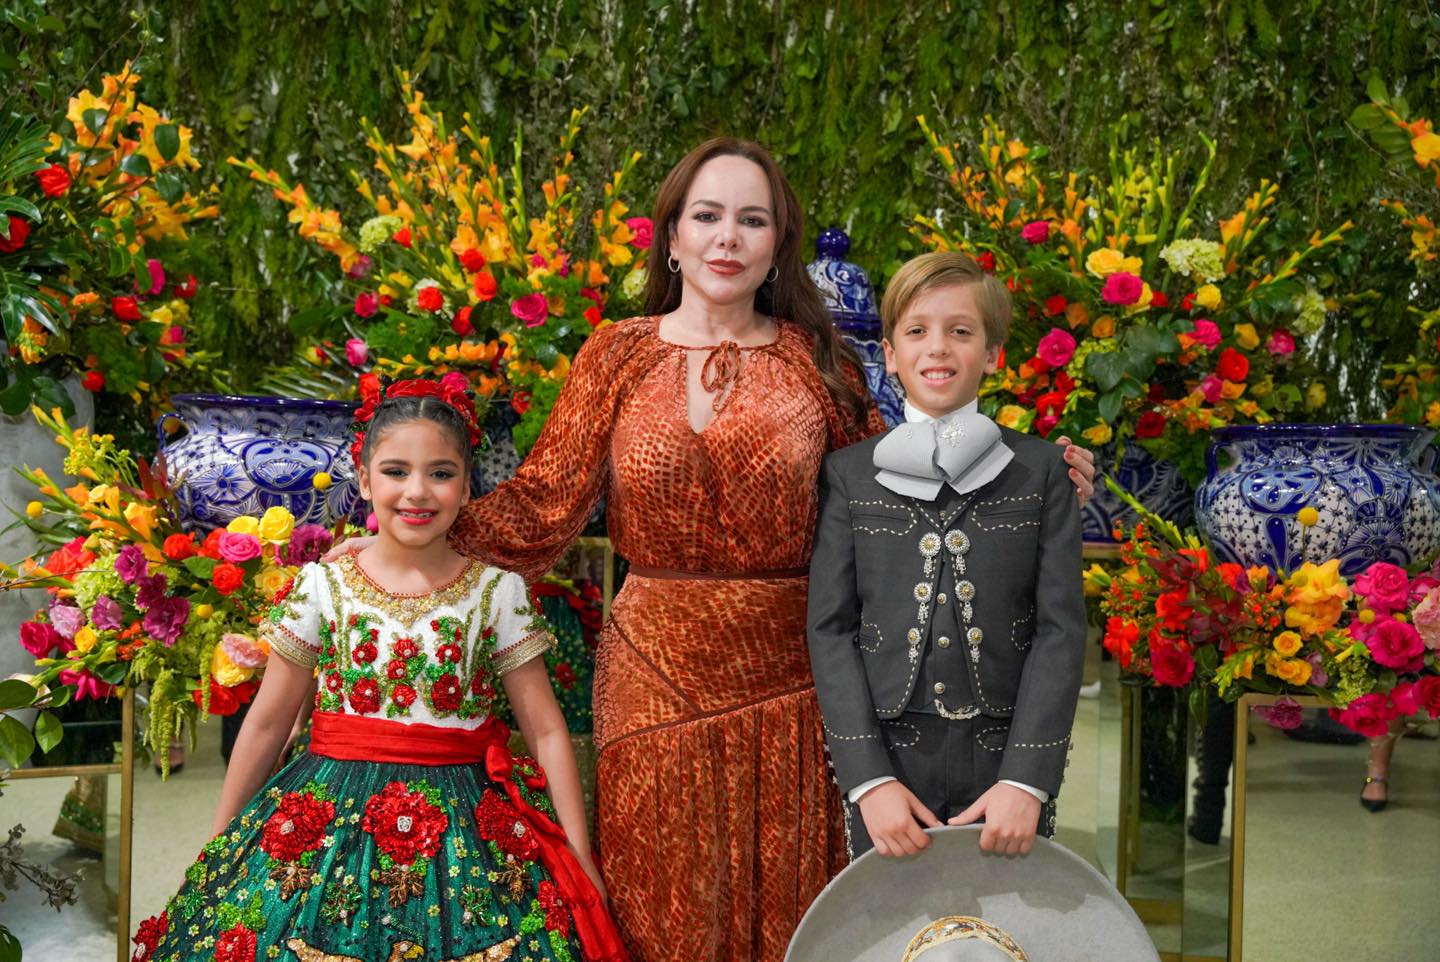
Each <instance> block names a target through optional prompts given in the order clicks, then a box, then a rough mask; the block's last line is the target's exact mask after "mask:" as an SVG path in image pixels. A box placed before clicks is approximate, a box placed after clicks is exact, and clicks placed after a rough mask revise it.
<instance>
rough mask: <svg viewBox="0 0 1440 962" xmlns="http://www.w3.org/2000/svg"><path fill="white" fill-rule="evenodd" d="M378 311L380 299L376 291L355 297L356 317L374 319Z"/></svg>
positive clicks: (362, 293) (362, 292) (363, 292)
mask: <svg viewBox="0 0 1440 962" xmlns="http://www.w3.org/2000/svg"><path fill="white" fill-rule="evenodd" d="M378 310H380V298H379V297H378V296H376V294H375V292H374V291H361V292H360V293H359V294H356V295H355V315H356V316H357V317H374V316H375V312H376V311H378Z"/></svg>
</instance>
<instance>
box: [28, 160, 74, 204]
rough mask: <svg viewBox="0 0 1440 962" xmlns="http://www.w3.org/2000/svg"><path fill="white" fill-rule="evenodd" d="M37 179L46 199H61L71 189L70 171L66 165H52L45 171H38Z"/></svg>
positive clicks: (36, 173)
mask: <svg viewBox="0 0 1440 962" xmlns="http://www.w3.org/2000/svg"><path fill="white" fill-rule="evenodd" d="M35 179H36V180H38V181H40V189H41V190H42V191H44V192H45V196H46V197H61V196H64V194H65V192H66V191H67V190H69V189H70V169H69V168H68V167H66V166H65V165H64V164H51V165H50V166H49V167H46V168H45V169H44V170H37V171H36V172H35Z"/></svg>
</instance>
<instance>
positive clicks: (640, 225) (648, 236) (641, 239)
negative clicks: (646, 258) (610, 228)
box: [625, 217, 655, 251]
mask: <svg viewBox="0 0 1440 962" xmlns="http://www.w3.org/2000/svg"><path fill="white" fill-rule="evenodd" d="M625 226H626V227H628V228H630V229H631V230H632V231H634V232H635V236H634V238H633V239H631V241H630V243H631V244H633V245H634V246H635V247H637V248H639V249H640V250H642V251H644V250H649V249H650V245H651V244H652V243H654V241H655V223H654V221H652V220H651V219H650V218H648V217H631V218H628V219H627V220H626V221H625Z"/></svg>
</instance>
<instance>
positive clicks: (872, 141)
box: [0, 0, 1440, 417]
mask: <svg viewBox="0 0 1440 962" xmlns="http://www.w3.org/2000/svg"><path fill="white" fill-rule="evenodd" d="M147 27H148V28H149V29H151V30H153V34H154V35H153V38H151V39H149V40H147V41H146V42H145V43H144V53H143V62H142V68H143V70H144V73H145V80H144V83H143V85H142V91H141V92H142V96H143V97H144V98H145V99H147V100H148V101H151V102H154V103H156V104H157V105H159V106H162V107H164V108H168V109H169V111H170V112H171V113H172V115H173V116H175V117H176V118H178V119H180V120H182V121H183V122H185V123H187V124H191V125H193V126H194V127H195V129H196V144H197V147H198V148H199V150H201V151H203V152H204V156H205V158H206V160H207V163H208V167H209V170H210V171H211V172H212V173H213V174H214V176H215V177H216V178H217V179H219V180H220V182H221V183H222V187H223V193H222V196H223V203H224V215H223V221H222V224H221V227H220V230H221V231H222V235H221V236H220V237H219V239H218V240H217V241H216V242H215V244H214V245H213V247H212V249H211V251H210V256H211V258H212V260H213V268H214V270H213V272H212V274H211V279H212V280H216V281H217V282H218V283H217V284H216V285H215V288H214V289H212V290H211V291H210V292H209V296H208V297H207V298H205V299H202V300H201V301H200V303H199V304H198V305H197V312H196V313H197V316H201V317H206V316H207V315H208V319H207V320H203V321H202V322H201V323H202V325H204V326H208V331H206V332H205V333H206V334H208V336H209V337H210V338H211V340H212V342H213V343H214V344H215V346H219V347H223V348H225V349H227V350H228V351H229V353H230V356H232V357H235V358H237V359H243V360H240V361H238V362H237V363H241V364H242V365H244V364H249V365H251V368H250V369H248V370H247V369H245V368H243V367H242V369H241V370H238V371H236V372H235V375H236V378H237V382H243V381H244V380H245V379H246V378H247V377H248V376H251V375H253V374H254V372H255V368H256V367H258V366H259V365H262V364H263V363H265V362H266V361H267V360H269V359H271V358H273V357H274V356H275V354H274V353H270V352H267V350H264V349H262V350H260V351H256V350H255V345H256V344H263V345H279V346H277V347H275V348H273V349H270V350H271V351H281V352H282V354H283V347H280V346H283V345H284V344H285V343H286V338H285V328H284V322H285V318H286V317H287V316H288V315H289V314H290V313H291V312H294V311H299V310H303V309H305V308H306V307H308V306H312V305H314V304H315V303H317V302H320V301H321V300H323V298H324V297H325V296H326V292H325V289H324V275H323V272H322V271H321V270H319V268H327V269H328V267H329V266H330V265H328V264H321V263H320V262H319V261H318V260H317V258H316V255H315V254H314V253H313V252H311V251H310V250H308V249H306V248H305V247H304V246H303V244H302V243H301V242H300V241H299V240H298V239H297V238H295V237H294V236H293V235H292V234H291V233H290V232H289V230H288V229H287V227H286V225H285V224H284V223H283V217H282V216H281V212H280V211H279V210H278V209H277V206H276V205H275V204H274V203H273V202H272V201H270V200H269V199H267V198H262V197H261V193H262V192H261V191H258V190H254V189H252V185H251V184H250V183H249V182H248V181H246V180H244V179H243V174H242V173H241V172H238V171H236V170H233V169H228V168H226V166H225V165H224V163H223V161H224V158H225V157H226V156H228V155H231V154H235V155H241V156H245V155H250V156H255V157H257V158H258V159H260V160H261V162H262V163H265V164H267V165H269V166H273V167H276V168H277V169H280V170H282V171H283V172H285V173H286V174H287V175H293V176H295V177H298V178H299V179H300V180H302V181H304V182H305V183H306V184H307V186H308V187H309V188H310V190H311V195H312V196H315V197H317V198H325V199H326V200H327V201H334V200H336V199H345V200H348V199H352V198H354V195H353V193H351V190H352V188H351V187H350V186H349V182H348V179H347V176H346V174H345V169H346V168H347V167H350V166H354V165H356V164H358V163H362V162H363V161H362V160H361V156H362V145H361V144H360V142H359V140H358V135H357V133H356V120H357V118H358V117H360V116H362V115H364V116H368V117H371V118H374V119H377V120H378V121H379V122H380V124H381V126H382V128H383V129H386V130H387V131H389V132H396V131H398V129H399V127H400V126H401V124H402V120H403V114H402V106H401V104H400V102H399V100H398V99H397V96H396V87H397V84H396V79H395V70H396V68H405V69H409V70H412V71H414V72H415V73H416V74H417V75H418V77H419V78H420V85H421V87H422V89H424V90H425V91H426V93H427V95H428V97H429V98H430V99H431V100H432V101H433V102H435V103H437V104H439V105H441V106H442V107H443V108H444V109H445V110H447V111H448V112H450V113H452V114H457V115H458V114H459V113H460V112H461V111H463V110H468V111H470V112H472V113H473V114H474V115H475V116H476V118H477V119H478V120H479V121H480V122H481V124H482V125H483V126H488V127H489V128H490V129H491V130H492V131H493V132H494V133H495V135H496V136H497V138H502V139H505V138H508V137H509V135H510V133H511V131H513V129H514V124H516V123H517V122H518V123H523V124H524V126H525V128H526V143H527V144H528V145H532V146H533V149H535V150H536V151H537V158H538V157H539V156H540V155H541V154H542V153H543V148H544V147H545V146H548V145H551V144H553V143H554V142H555V140H556V138H557V137H558V135H559V133H560V130H561V129H562V125H563V124H564V122H565V119H566V117H567V115H568V111H569V109H570V108H571V107H572V106H578V105H583V104H589V105H591V107H592V111H591V115H590V116H591V120H590V122H589V124H588V128H587V130H586V132H585V133H584V134H583V135H582V143H581V149H582V151H583V155H582V156H581V158H580V166H579V170H580V172H581V173H582V174H583V173H585V172H586V171H588V172H591V173H603V172H604V171H608V170H609V169H611V167H612V166H614V164H615V163H616V162H617V161H618V160H619V159H620V158H621V157H622V156H623V155H624V154H625V152H626V151H629V150H631V149H639V150H641V151H643V152H644V154H645V159H644V160H643V161H642V164H641V166H640V168H639V169H638V171H637V175H636V177H635V179H634V181H633V182H632V183H633V189H634V192H635V194H634V195H635V197H636V198H637V201H639V203H640V206H642V207H643V206H647V205H648V202H649V198H650V197H651V196H652V195H653V190H654V188H655V186H656V185H657V184H658V182H659V179H660V178H661V177H662V176H663V175H664V172H665V171H666V169H668V167H669V166H670V165H671V164H672V163H674V162H675V161H676V160H677V159H679V157H680V156H681V155H682V154H683V153H684V152H685V151H686V150H687V149H688V148H689V147H690V146H692V145H693V144H695V143H696V142H698V141H699V140H701V139H702V138H704V137H706V136H709V135H712V134H718V133H732V134H737V135H741V136H751V137H755V138H757V139H759V140H761V141H763V142H765V143H766V144H768V145H770V146H771V147H772V148H773V149H774V150H775V151H776V152H777V154H778V155H779V156H780V157H781V160H782V163H783V166H784V167H785V169H786V171H787V173H788V175H789V176H790V178H791V180H792V182H793V183H794V185H795V188H796V190H797V192H798V193H799V194H800V196H801V198H802V200H803V201H804V202H805V203H806V204H807V205H808V209H809V215H810V230H811V233H812V236H813V233H814V231H815V230H816V229H817V228H818V227H821V226H827V225H829V224H832V223H833V224H840V225H842V226H845V227H846V228H848V229H849V231H850V233H851V235H852V237H853V239H854V248H853V253H852V256H853V257H855V258H856V259H857V260H859V261H860V262H861V263H862V264H864V265H865V266H867V267H868V268H870V269H871V271H872V274H874V275H875V276H876V277H877V278H880V279H883V277H885V276H887V275H888V274H889V273H890V272H891V271H893V269H894V268H895V266H897V265H898V263H899V262H900V261H901V260H903V259H904V258H905V257H906V256H908V255H909V254H910V253H912V252H913V251H914V249H915V245H914V243H913V241H912V239H911V238H910V237H909V235H908V233H907V230H906V225H907V223H908V222H909V220H910V218H911V217H912V216H913V215H914V214H915V213H916V212H917V211H926V212H933V211H934V210H935V209H936V208H937V207H943V206H944V205H945V204H946V192H945V190H944V189H943V186H942V184H941V183H940V181H939V180H938V175H937V172H936V171H937V168H936V167H935V166H934V165H932V163H931V160H930V157H929V156H928V154H927V151H926V148H925V144H924V140H923V138H922V136H921V133H920V131H919V129H918V127H917V125H916V124H915V122H914V115H915V114H917V113H922V112H923V113H925V114H927V116H928V117H929V118H930V119H931V122H932V123H933V124H935V125H936V126H937V128H939V129H941V130H945V131H949V132H951V133H952V134H953V135H955V136H957V137H958V138H960V139H962V140H963V139H964V138H965V137H967V136H968V135H969V133H970V132H971V131H973V130H975V128H976V125H975V124H973V123H970V122H971V121H973V120H975V119H977V118H979V117H981V116H982V115H984V114H987V113H988V114H992V115H994V116H995V117H996V118H997V119H998V120H999V121H1000V122H1001V124H1002V125H1004V126H1005V127H1006V128H1007V129H1009V130H1010V131H1011V132H1012V133H1013V134H1014V135H1017V136H1020V137H1022V138H1024V139H1026V140H1027V142H1031V143H1042V144H1046V145H1048V146H1049V147H1050V148H1051V150H1052V151H1053V153H1054V154H1055V155H1056V159H1058V160H1060V161H1061V162H1063V163H1066V164H1071V165H1075V166H1079V167H1092V168H1093V167H1094V166H1096V165H1099V164H1102V163H1103V162H1104V156H1105V148H1106V140H1107V136H1108V134H1107V128H1108V127H1110V126H1111V125H1113V124H1114V123H1115V122H1116V121H1117V120H1119V118H1120V117H1121V115H1126V116H1127V118H1128V119H1127V120H1126V121H1125V122H1126V123H1127V124H1129V125H1130V128H1131V132H1132V134H1133V136H1134V138H1135V139H1137V140H1148V139H1149V138H1150V137H1152V136H1155V137H1160V138H1161V139H1162V140H1166V141H1170V140H1172V139H1174V138H1180V137H1184V138H1185V140H1186V142H1190V143H1198V141H1197V140H1196V139H1195V138H1193V137H1191V136H1188V135H1189V134H1190V132H1192V131H1203V132H1206V133H1208V134H1210V135H1212V136H1214V137H1216V138H1217V139H1218V140H1219V142H1220V144H1221V145H1222V153H1221V160H1220V163H1219V164H1218V165H1217V169H1216V171H1215V174H1214V177H1213V179H1212V183H1213V184H1214V185H1215V186H1214V187H1213V188H1212V190H1211V192H1210V196H1211V197H1212V198H1213V199H1214V209H1212V210H1210V211H1208V212H1206V213H1207V214H1209V215H1212V216H1213V215H1217V214H1220V213H1226V212H1228V209H1229V208H1230V206H1231V205H1232V204H1233V203H1234V202H1235V201H1236V200H1237V199H1238V198H1239V197H1241V196H1243V195H1244V194H1245V193H1247V192H1248V191H1249V190H1250V189H1251V188H1252V187H1253V185H1254V183H1255V182H1256V181H1258V179H1259V178H1260V177H1270V178H1273V179H1278V180H1280V181H1281V183H1282V185H1283V186H1284V188H1285V196H1286V197H1287V198H1288V200H1289V202H1290V205H1291V208H1290V213H1289V215H1288V218H1289V221H1290V222H1289V223H1286V224H1283V225H1282V226H1284V227H1286V228H1287V229H1289V230H1292V231H1294V232H1304V233H1308V231H1309V229H1310V228H1311V227H1313V226H1316V225H1319V224H1326V223H1334V222H1338V221H1339V220H1342V219H1344V218H1346V217H1350V218H1352V219H1354V220H1355V221H1356V222H1357V223H1358V224H1359V225H1360V228H1361V229H1360V230H1357V231H1356V232H1355V234H1354V237H1355V240H1354V241H1353V242H1352V246H1351V249H1350V250H1349V251H1347V254H1346V256H1345V257H1343V258H1341V260H1340V265H1341V266H1340V271H1341V275H1340V276H1338V277H1323V278H1319V279H1318V280H1319V281H1320V283H1321V284H1322V286H1324V287H1326V288H1327V290H1328V291H1330V292H1332V293H1337V294H1338V293H1340V292H1342V291H1344V290H1349V289H1353V288H1355V287H1357V286H1359V287H1373V288H1377V289H1378V290H1379V291H1380V292H1381V293H1380V295H1379V296H1378V297H1376V296H1369V297H1366V298H1352V299H1346V300H1344V307H1345V310H1344V313H1343V314H1342V317H1344V318H1345V320H1346V323H1345V324H1344V325H1342V326H1341V329H1340V330H1339V331H1338V332H1336V333H1335V334H1334V335H1333V340H1332V343H1330V344H1329V345H1328V348H1329V350H1331V351H1333V353H1334V356H1335V358H1336V360H1337V363H1339V364H1340V365H1341V366H1342V367H1345V368H1348V370H1350V371H1351V372H1352V373H1353V374H1358V375H1360V376H1361V377H1363V379H1364V383H1366V384H1369V383H1370V382H1373V380H1374V376H1373V372H1374V371H1375V369H1376V368H1375V365H1376V363H1377V362H1378V361H1379V360H1381V359H1383V357H1384V356H1386V352H1389V354H1390V355H1393V354H1394V353H1395V352H1397V351H1399V352H1402V353H1403V350H1404V349H1405V344H1404V343H1402V342H1407V341H1410V340H1413V339H1411V338H1406V337H1405V336H1404V335H1405V331H1406V328H1405V326H1404V325H1405V324H1406V323H1407V321H1406V319H1405V317H1404V311H1403V305H1404V303H1405V302H1406V301H1407V300H1409V299H1411V298H1414V297H1417V296H1428V292H1427V291H1425V290H1424V289H1421V288H1416V287H1414V286H1413V285H1412V284H1411V283H1409V281H1408V280H1407V278H1408V277H1410V276H1411V274H1410V273H1409V272H1407V271H1406V269H1405V265H1404V249H1405V240H1404V238H1403V237H1402V236H1401V234H1400V232H1399V231H1398V229H1397V228H1396V227H1395V225H1394V223H1393V221H1392V220H1391V219H1390V218H1389V215H1388V214H1386V213H1384V212H1383V211H1381V210H1379V209H1378V206H1377V205H1376V203H1375V201H1376V199H1377V198H1379V197H1382V196H1397V195H1401V196H1403V188H1402V183H1401V181H1400V179H1399V178H1396V177H1394V176H1393V174H1391V173H1389V172H1388V171H1387V170H1386V168H1385V164H1384V160H1383V158H1382V157H1381V156H1380V155H1379V154H1378V153H1377V152H1376V151H1375V150H1374V149H1372V148H1371V147H1370V146H1368V145H1367V143H1366V142H1365V140H1364V139H1363V138H1362V137H1360V136H1358V135H1357V133H1356V132H1355V131H1354V130H1353V129H1351V128H1350V127H1349V126H1348V125H1347V123H1346V120H1345V118H1346V117H1348V115H1349V114H1350V111H1351V110H1352V109H1353V108H1354V107H1355V106H1356V105H1357V104H1360V103H1363V102H1365V101H1366V99H1367V98H1366V96H1365V83H1366V80H1367V78H1368V77H1369V75H1370V74H1371V73H1372V72H1373V73H1375V74H1376V75H1378V76H1380V77H1382V78H1383V79H1384V80H1385V81H1386V83H1387V84H1389V85H1390V86H1391V87H1392V89H1399V88H1403V89H1404V91H1405V93H1406V95H1407V97H1408V98H1409V101H1410V103H1411V104H1413V105H1415V107H1416V109H1417V110H1418V111H1420V112H1421V113H1424V114H1426V115H1429V116H1432V117H1433V116H1435V113H1436V111H1435V110H1434V109H1433V108H1435V107H1437V106H1440V98H1437V96H1436V92H1437V88H1440V12H1437V11H1436V10H1435V9H1433V8H1432V7H1431V5H1430V4H1429V3H1426V2H1417V3H1375V2H1373V0H1328V2H1322V0H1212V2H1206V0H1141V2H1123V3H1122V2H1115V0H1069V2H1066V3H1058V2H1052V0H991V2H986V3H961V2H949V3H942V2H935V0H927V2H913V3H905V4H895V3H874V2H869V0H850V2H846V3H839V2H831V3H822V2H784V0H770V2H749V0H732V2H728V3H710V2H705V0H692V2H689V3H666V2H659V0H604V2H585V0H550V2H548V3H541V2H525V0H393V2H388V3H385V2H380V0H311V2H306V3H297V2H291V0H248V2H242V3H234V2H231V0H186V2H184V3H156V4H150V5H143V6H141V7H138V8H134V9H127V8H126V7H124V6H123V5H121V4H117V3H114V2H100V0H75V2H51V3H46V2H43V0H0V72H3V73H4V75H5V76H6V77H7V80H8V81H10V82H11V83H10V84H7V85H8V86H11V89H12V90H14V89H18V90H20V91H21V95H22V96H27V95H28V97H29V98H30V100H31V101H32V102H33V105H34V106H35V107H36V108H37V109H38V110H39V111H40V112H41V113H42V114H43V115H53V113H54V112H55V111H57V110H58V111H60V112H63V109H64V98H65V96H66V95H67V94H68V93H69V92H70V91H71V90H72V89H74V88H75V87H76V85H77V84H78V83H79V82H80V81H81V79H82V78H84V77H86V76H87V75H88V77H89V80H90V81H92V82H93V81H94V80H95V79H97V77H98V72H99V71H101V70H114V69H116V68H118V67H119V66H120V65H121V64H122V63H123V61H124V59H125V58H126V57H127V56H129V55H131V54H133V52H134V51H135V49H136V47H137V45H138V44H139V43H140V41H141V40H142V38H143V37H144V35H145V33H146V28H147ZM15 81H19V83H18V85H16V84H15V83H14V82H15ZM534 145H540V146H534ZM592 179H593V178H592ZM252 197H253V198H256V199H257V200H258V201H259V202H257V203H247V200H248V199H250V198H252ZM354 199H355V200H358V198H354ZM1277 233H1279V234H1282V235H1283V233H1284V232H1283V231H1281V232H1277ZM1357 335H1361V336H1357ZM1397 338H1398V340H1397ZM1332 399H1334V400H1333V403H1334V404H1335V405H1337V408H1336V410H1335V411H1333V412H1332V413H1333V414H1335V415H1337V416H1343V415H1347V414H1348V415H1356V414H1359V415H1365V416H1371V417H1373V416H1376V415H1378V414H1379V413H1380V411H1379V410H1378V409H1377V405H1378V401H1377V400H1376V399H1375V398H1374V397H1371V396H1367V395H1366V393H1365V392H1364V391H1361V390H1360V389H1359V388H1358V387H1357V386H1356V385H1355V384H1351V385H1349V386H1348V389H1346V390H1342V391H1332ZM1347 407H1348V408H1349V410H1347V409H1346V408H1347Z"/></svg>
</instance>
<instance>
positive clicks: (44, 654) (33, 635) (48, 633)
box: [20, 621, 74, 658]
mask: <svg viewBox="0 0 1440 962" xmlns="http://www.w3.org/2000/svg"><path fill="white" fill-rule="evenodd" d="M20 647H22V648H24V649H25V650H26V651H28V652H30V654H32V655H34V656H35V657H36V658H48V657H49V656H50V652H52V651H54V650H55V649H56V648H59V649H60V650H61V651H66V650H68V649H67V648H66V642H65V638H64V637H63V636H62V635H61V634H60V632H58V631H56V630H55V626H54V625H49V624H46V623H45V622H43V621H27V622H25V623H24V624H22V625H21V626H20ZM71 647H74V646H73V645H72V646H71Z"/></svg>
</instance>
